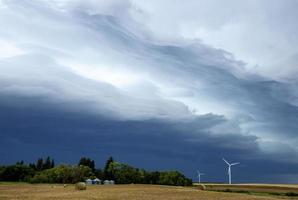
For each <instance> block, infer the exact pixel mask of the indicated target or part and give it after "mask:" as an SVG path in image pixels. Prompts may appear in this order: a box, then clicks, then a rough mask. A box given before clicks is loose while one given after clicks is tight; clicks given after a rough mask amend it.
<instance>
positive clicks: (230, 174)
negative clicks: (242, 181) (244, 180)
mask: <svg viewBox="0 0 298 200" xmlns="http://www.w3.org/2000/svg"><path fill="white" fill-rule="evenodd" d="M223 161H225V163H226V164H227V165H228V166H229V168H228V175H229V184H232V169H231V167H232V166H233V165H238V164H240V162H236V163H231V164H230V163H229V162H228V161H227V160H226V159H224V158H223Z"/></svg>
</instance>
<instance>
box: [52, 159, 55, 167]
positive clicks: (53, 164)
mask: <svg viewBox="0 0 298 200" xmlns="http://www.w3.org/2000/svg"><path fill="white" fill-rule="evenodd" d="M54 167H55V162H54V159H52V162H51V168H54Z"/></svg>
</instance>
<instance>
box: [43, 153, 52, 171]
mask: <svg viewBox="0 0 298 200" xmlns="http://www.w3.org/2000/svg"><path fill="white" fill-rule="evenodd" d="M51 166H52V162H51V158H50V157H49V156H48V157H47V159H46V161H45V163H43V166H42V169H43V170H44V169H50V168H51Z"/></svg>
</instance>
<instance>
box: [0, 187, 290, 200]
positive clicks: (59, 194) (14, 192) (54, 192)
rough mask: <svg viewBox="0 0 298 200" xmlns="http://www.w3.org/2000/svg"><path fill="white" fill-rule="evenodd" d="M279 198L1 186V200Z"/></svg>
mask: <svg viewBox="0 0 298 200" xmlns="http://www.w3.org/2000/svg"><path fill="white" fill-rule="evenodd" d="M278 198H279V197H271V196H252V195H249V194H246V193H230V192H214V191H201V190H198V189H197V188H193V187H174V186H160V185H110V186H88V187H87V190H83V191H77V190H75V187H74V185H68V186H67V187H66V188H64V187H63V185H59V184H36V185H31V184H21V183H17V184H11V183H9V184H7V183H2V184H0V199H1V200H2V199H3V200H16V199H22V200H29V199H30V200H40V199H41V200H43V199H44V200H62V199H63V200H64V199H65V200H68V199H69V200H70V199H72V200H79V199H85V200H112V199H113V200H120V199H121V200H122V199H129V200H149V199H150V200H151V199H162V200H180V199H181V200H182V199H183V200H200V199H201V200H213V199H217V200H261V199H262V200H274V199H275V200H276V199H278ZM281 198H288V197H281Z"/></svg>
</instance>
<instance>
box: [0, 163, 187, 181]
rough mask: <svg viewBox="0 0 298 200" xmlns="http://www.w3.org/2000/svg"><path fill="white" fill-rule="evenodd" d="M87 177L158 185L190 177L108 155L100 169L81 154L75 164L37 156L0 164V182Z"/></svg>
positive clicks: (81, 178)
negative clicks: (125, 161)
mask: <svg viewBox="0 0 298 200" xmlns="http://www.w3.org/2000/svg"><path fill="white" fill-rule="evenodd" d="M87 178H91V179H94V178H99V179H101V180H114V181H115V183H116V184H131V183H135V184H138V183H139V184H160V185H177V186H187V185H191V184H192V180H191V179H188V178H186V177H185V176H184V175H183V174H181V173H180V172H178V171H147V170H144V169H139V168H135V167H132V166H130V165H128V164H124V163H120V162H117V161H114V160H113V158H112V157H109V158H108V159H107V161H106V163H105V166H104V168H103V169H100V168H96V167H95V161H94V160H92V159H90V158H87V157H82V158H81V159H80V160H79V162H78V164H77V165H65V164H61V165H58V166H55V162H54V159H51V158H50V157H47V158H45V159H43V158H39V159H37V161H36V163H29V164H26V163H24V161H20V162H17V163H16V164H14V165H9V166H0V181H22V182H29V183H76V182H79V181H85V180H86V179H87Z"/></svg>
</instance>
